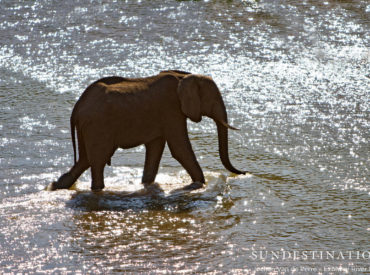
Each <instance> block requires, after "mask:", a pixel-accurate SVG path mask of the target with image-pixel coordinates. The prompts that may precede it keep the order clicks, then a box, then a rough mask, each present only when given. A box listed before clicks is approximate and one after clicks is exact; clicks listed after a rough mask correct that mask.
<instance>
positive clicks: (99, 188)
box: [91, 184, 105, 193]
mask: <svg viewBox="0 0 370 275" xmlns="http://www.w3.org/2000/svg"><path fill="white" fill-rule="evenodd" d="M104 187H105V186H104V184H103V185H92V186H91V191H93V192H94V193H99V192H101V191H103V189H104Z"/></svg>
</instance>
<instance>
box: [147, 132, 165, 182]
mask: <svg viewBox="0 0 370 275" xmlns="http://www.w3.org/2000/svg"><path fill="white" fill-rule="evenodd" d="M165 145H166V141H165V139H164V138H162V137H159V138H157V139H155V140H152V141H151V142H148V143H146V144H145V148H146V154H145V165H144V172H143V177H142V181H141V182H142V183H143V184H144V185H145V186H147V185H149V184H151V183H152V182H154V180H155V176H156V175H157V173H158V168H159V163H160V161H161V158H162V154H163V150H164V146H165Z"/></svg>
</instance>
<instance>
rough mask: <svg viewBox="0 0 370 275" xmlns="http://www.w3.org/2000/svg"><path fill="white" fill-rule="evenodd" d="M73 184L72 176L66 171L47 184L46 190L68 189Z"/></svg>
mask: <svg viewBox="0 0 370 275" xmlns="http://www.w3.org/2000/svg"><path fill="white" fill-rule="evenodd" d="M73 184H74V179H73V177H72V176H71V175H70V174H69V173H66V174H64V175H62V176H60V178H59V179H58V180H57V181H53V182H52V183H51V184H50V185H49V186H48V188H47V190H50V191H54V190H57V189H69V188H70V187H71V186H72V185H73Z"/></svg>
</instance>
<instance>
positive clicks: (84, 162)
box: [51, 131, 90, 190]
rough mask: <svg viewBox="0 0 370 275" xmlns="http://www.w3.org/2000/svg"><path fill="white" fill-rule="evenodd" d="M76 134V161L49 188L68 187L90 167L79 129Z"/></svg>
mask: <svg viewBox="0 0 370 275" xmlns="http://www.w3.org/2000/svg"><path fill="white" fill-rule="evenodd" d="M77 135H78V151H79V158H78V161H77V162H76V163H75V164H74V165H73V167H72V168H71V169H70V170H69V171H68V172H67V173H65V174H63V175H62V176H61V177H60V178H59V179H58V180H57V181H55V182H53V183H52V185H51V190H56V189H69V188H70V187H71V186H72V185H73V184H74V183H75V182H76V180H77V179H78V178H79V177H80V176H81V174H82V173H83V172H85V171H86V170H87V169H88V168H89V167H90V164H89V162H88V159H87V154H86V148H85V144H84V142H83V139H82V136H81V134H80V132H79V131H77Z"/></svg>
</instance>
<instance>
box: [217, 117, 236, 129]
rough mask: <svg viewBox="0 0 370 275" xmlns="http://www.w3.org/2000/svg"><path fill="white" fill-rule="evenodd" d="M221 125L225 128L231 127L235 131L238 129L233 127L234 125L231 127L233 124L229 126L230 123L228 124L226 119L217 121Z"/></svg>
mask: <svg viewBox="0 0 370 275" xmlns="http://www.w3.org/2000/svg"><path fill="white" fill-rule="evenodd" d="M219 122H220V123H221V124H222V125H223V126H225V127H226V128H229V129H231V130H237V131H239V130H240V129H238V128H235V127H233V126H231V125H229V124H227V122H226V121H224V120H220V121H219Z"/></svg>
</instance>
